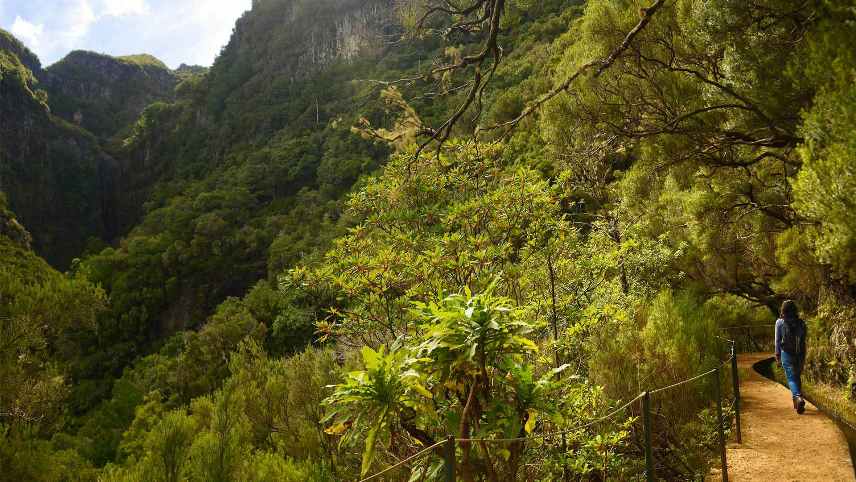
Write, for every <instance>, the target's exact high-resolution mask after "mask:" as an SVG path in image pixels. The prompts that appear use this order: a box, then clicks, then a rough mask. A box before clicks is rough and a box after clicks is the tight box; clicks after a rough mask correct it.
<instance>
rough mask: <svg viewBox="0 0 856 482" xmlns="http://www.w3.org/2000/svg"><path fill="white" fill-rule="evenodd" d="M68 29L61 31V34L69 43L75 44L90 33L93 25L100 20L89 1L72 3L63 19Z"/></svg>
mask: <svg viewBox="0 0 856 482" xmlns="http://www.w3.org/2000/svg"><path fill="white" fill-rule="evenodd" d="M63 20H64V22H63V23H65V26H66V28H65V29H62V30H60V34H61V35H62V36H63V37H65V40H66V41H68V42H72V43H73V42H75V41H77V40H79V39H81V38H83V37H85V36H86V34H88V33H89V29H90V27H92V24H93V23H95V22H96V21H97V20H98V17H97V16H96V15H95V11H94V10H93V9H92V5H90V3H89V0H77V1H73V2H70V5H69V6H68V10H67V13H66V14H65V18H64V19H63Z"/></svg>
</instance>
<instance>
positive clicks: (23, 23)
mask: <svg viewBox="0 0 856 482" xmlns="http://www.w3.org/2000/svg"><path fill="white" fill-rule="evenodd" d="M9 31H10V32H12V35H14V36H15V37H17V38H18V39H19V40H21V41H22V42H24V43H25V44H26V45H27V46H28V47H30V48H31V49H37V48H39V45H41V43H42V34H44V32H45V26H44V25H43V24H38V25H37V24H34V23H31V22H28V21H27V20H25V19H23V18H21V16H20V15H18V16H16V17H15V21H14V22H13V23H12V28H10V29H9Z"/></svg>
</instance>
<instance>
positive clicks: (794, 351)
mask: <svg viewBox="0 0 856 482" xmlns="http://www.w3.org/2000/svg"><path fill="white" fill-rule="evenodd" d="M781 330H782V351H785V352H787V353H788V354H790V355H799V354H800V353H801V352H802V347H803V342H804V341H805V340H804V339H805V331H806V329H805V322H804V321H803V320H801V319H799V318H797V319H795V320H784V323H782V328H781Z"/></svg>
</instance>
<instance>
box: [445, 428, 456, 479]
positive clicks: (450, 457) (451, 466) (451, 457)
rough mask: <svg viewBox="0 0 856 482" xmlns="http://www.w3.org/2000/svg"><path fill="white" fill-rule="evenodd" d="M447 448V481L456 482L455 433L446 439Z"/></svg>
mask: <svg viewBox="0 0 856 482" xmlns="http://www.w3.org/2000/svg"><path fill="white" fill-rule="evenodd" d="M445 449H446V450H445V455H446V457H445V459H446V464H445V466H446V470H445V481H446V482H455V437H454V436H453V435H449V438H447V439H446V447H445Z"/></svg>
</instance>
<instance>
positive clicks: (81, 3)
mask: <svg viewBox="0 0 856 482" xmlns="http://www.w3.org/2000/svg"><path fill="white" fill-rule="evenodd" d="M251 2H252V0H0V28H3V29H4V30H7V31H9V32H11V33H12V35H14V36H15V37H17V38H18V39H19V40H21V41H22V42H24V44H25V45H26V46H27V47H29V48H30V50H32V51H33V52H35V53H36V54H37V55H38V56H39V59H41V61H42V65H44V66H48V65H51V64H52V63H54V62H56V61H57V60H60V59H62V58H63V57H65V55H66V54H68V53H69V52H71V51H72V50H92V51H95V52H100V53H105V54H109V55H115V56H120V55H132V54H143V53H146V54H151V55H154V56H155V57H157V58H159V59H161V60H162V61H163V62H164V63H166V64H167V65H168V66H169V67H171V68H176V67H178V66H179V65H180V64H182V63H185V64H191V65H204V66H210V65H211V64H212V63H213V62H214V58H215V57H216V56H217V54H218V53H219V52H220V49H221V48H222V47H223V46H224V45H225V44H226V43H227V42H228V41H229V36H230V35H231V33H232V28H233V27H234V26H235V21H236V20H237V19H238V18H239V17H240V16H241V14H243V13H244V12H245V11H246V10H249V9H250V4H251Z"/></svg>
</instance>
